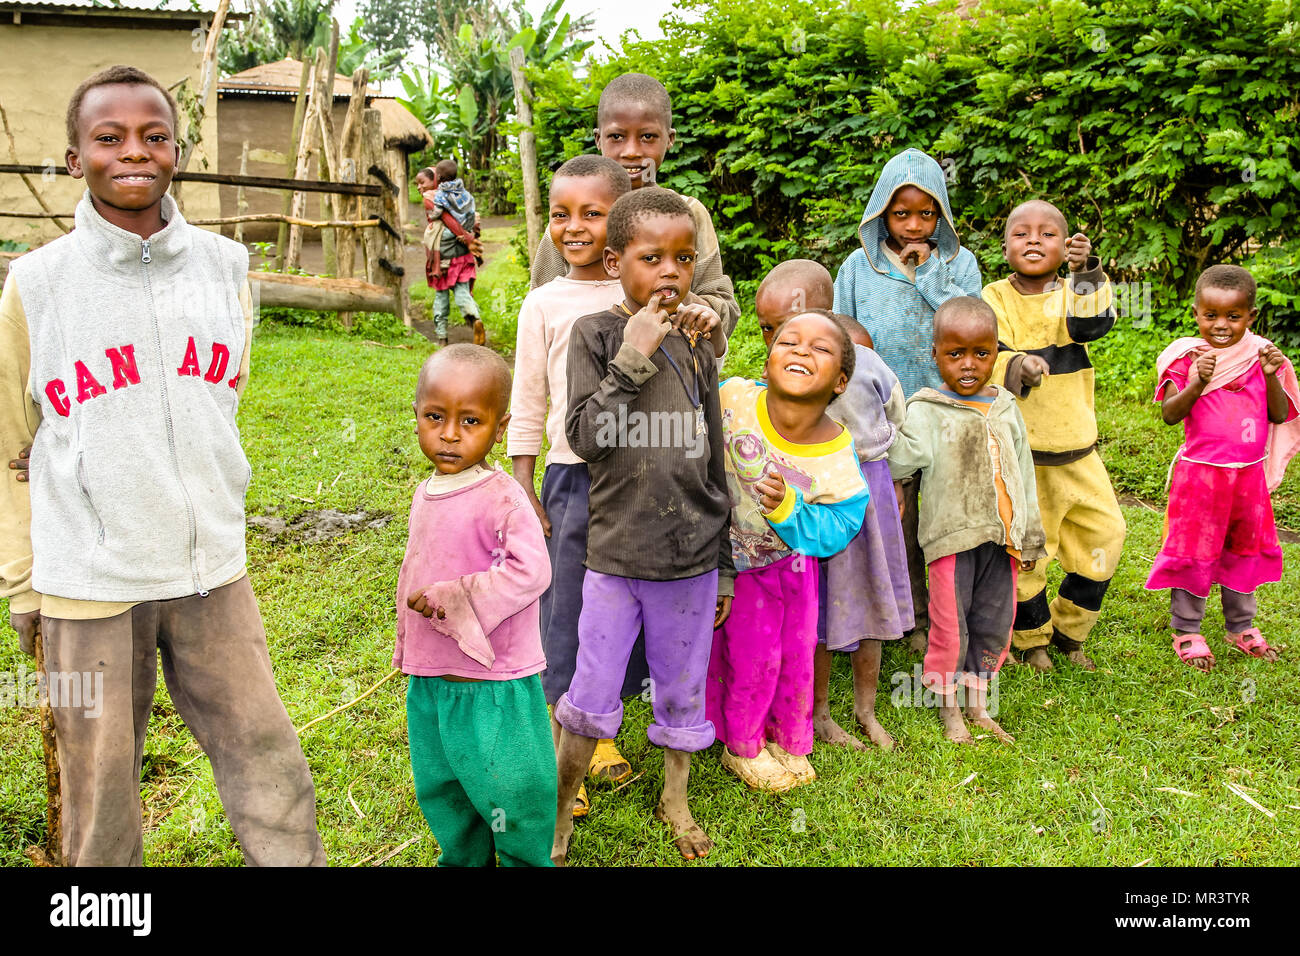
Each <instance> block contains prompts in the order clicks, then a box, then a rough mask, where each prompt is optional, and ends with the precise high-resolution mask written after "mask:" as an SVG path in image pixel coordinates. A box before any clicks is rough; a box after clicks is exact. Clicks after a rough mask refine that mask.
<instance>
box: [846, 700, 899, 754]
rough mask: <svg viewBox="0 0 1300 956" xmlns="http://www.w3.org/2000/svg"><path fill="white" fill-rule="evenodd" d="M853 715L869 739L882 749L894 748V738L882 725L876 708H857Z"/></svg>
mask: <svg viewBox="0 0 1300 956" xmlns="http://www.w3.org/2000/svg"><path fill="white" fill-rule="evenodd" d="M853 716H854V717H856V718H857V720H858V726H859V727H860V728H862V732H863V733H864V734H866V735H867V739H868V740H870V741H871V742H872V743H873V744H875V745H876V746H877V747H879V748H880V749H881V750H893V749H894V738H893V737H891V736H889V731H887V730H886V729H885V728H884V727H882V726H881V725H880V721H878V720H877V719H876V714H875V711H874V710H857V709H855V710H854V711H853Z"/></svg>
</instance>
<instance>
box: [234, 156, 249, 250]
mask: <svg viewBox="0 0 1300 956" xmlns="http://www.w3.org/2000/svg"><path fill="white" fill-rule="evenodd" d="M239 175H241V176H247V175H248V140H244V148H243V149H241V150H240V151H239ZM246 212H248V199H247V198H246V197H245V195H244V187H243V186H240V187H239V188H238V189H236V190H235V215H236V216H242V215H244V214H245V213H246ZM243 241H244V224H243V223H242V222H237V223H235V242H243Z"/></svg>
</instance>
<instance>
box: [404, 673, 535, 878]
mask: <svg viewBox="0 0 1300 956" xmlns="http://www.w3.org/2000/svg"><path fill="white" fill-rule="evenodd" d="M406 719H407V723H408V736H409V738H410V742H411V773H412V775H413V776H414V777H415V797H416V799H417V800H418V801H419V803H420V810H421V812H423V813H424V818H425V819H426V820H428V821H429V828H430V829H431V830H433V835H434V837H436V838H437V840H438V846H439V847H440V848H441V850H442V855H441V856H440V857H439V858H438V865H439V866H493V865H495V862H496V857H497V856H500V858H501V865H502V866H550V865H551V843H552V842H553V840H554V837H555V802H556V771H555V748H554V745H553V744H552V741H551V723H550V718H549V717H548V716H547V713H546V698H545V697H544V696H543V694H542V679H541V677H540V676H539V675H537V674H533V675H532V676H530V677H521V678H518V679H517V680H485V681H479V682H477V683H469V682H467V683H461V682H457V681H447V680H443V679H442V678H440V677H411V679H410V682H409V683H408V685H407V688H406Z"/></svg>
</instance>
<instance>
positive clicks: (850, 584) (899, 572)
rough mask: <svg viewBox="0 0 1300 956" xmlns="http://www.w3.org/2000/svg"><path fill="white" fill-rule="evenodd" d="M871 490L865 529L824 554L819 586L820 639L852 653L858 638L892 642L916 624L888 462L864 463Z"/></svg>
mask: <svg viewBox="0 0 1300 956" xmlns="http://www.w3.org/2000/svg"><path fill="white" fill-rule="evenodd" d="M862 477H863V478H864V479H866V482H867V487H868V488H870V489H871V500H870V501H869V502H867V511H866V515H865V516H864V517H863V520H862V530H861V531H859V532H858V533H857V536H856V537H854V539H853V540H852V541H850V542H849V546H848V547H847V548H845V549H844V550H843V551H841V552H840V553H839V554H837V555H835V556H833V557H830V558H825V559H823V561H822V567H821V582H820V584H819V588H818V612H817V643H818V644H825V645H826V646H827V647H828V648H830V649H831V650H832V651H845V652H848V653H852V652H853V651H856V650H857V649H858V647H859V642H860V641H863V640H870V641H892V640H897V639H898V638H900V637H902V636H903V635H904V634H906V633H907V632H908V631H910V630H911V629H912V628H913V627H914V626H915V622H914V619H913V614H912V585H911V582H910V579H909V578H908V571H907V547H906V545H905V544H904V542H903V525H902V523H901V521H900V518H899V514H898V500H897V499H896V498H895V496H894V482H893V479H892V478H890V476H889V462H887V461H864V462H863V463H862Z"/></svg>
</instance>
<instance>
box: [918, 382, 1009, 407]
mask: <svg viewBox="0 0 1300 956" xmlns="http://www.w3.org/2000/svg"><path fill="white" fill-rule="evenodd" d="M989 384H990V385H992V386H993V388H994V389H996V390H997V395H995V396H994V397H993V402H992V404H991V407H990V408H989V414H990V415H992V414H993V412H1002V411H1005V410H1006V409H1007V408H1009V407H1013V406H1014V405H1015V404H1016V397H1015V396H1014V395H1012V394H1011V392H1010V391H1008V390H1007V389H1005V388H1003V387H1002V386H1001V385H998V384H997V383H996V382H990V383H989ZM914 402H929V403H930V404H933V405H955V406H957V407H958V408H969V406H968V405H965V404H963V403H962V402H960V401H958V400H957V399H955V398H952V397H951V396H948V395H945V394H944V393H943V392H941V391H939V390H938V389H937V388H930V387H929V386H926V387H925V388H919V389H917V390H916V392H915V393H914V394H913V395H912V397H911V398H909V399H908V400H907V404H908V406H909V407H910V406H911V405H912V404H913V403H914Z"/></svg>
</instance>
